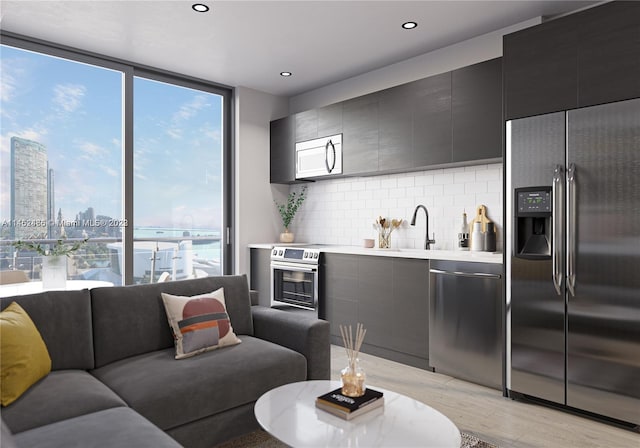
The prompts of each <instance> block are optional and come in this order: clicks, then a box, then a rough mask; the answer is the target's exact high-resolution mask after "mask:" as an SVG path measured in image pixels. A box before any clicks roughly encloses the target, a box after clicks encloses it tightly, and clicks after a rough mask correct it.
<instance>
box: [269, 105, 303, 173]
mask: <svg viewBox="0 0 640 448" xmlns="http://www.w3.org/2000/svg"><path fill="white" fill-rule="evenodd" d="M270 131H271V133H270V136H269V140H270V151H271V157H270V165H269V171H270V181H271V183H285V184H286V183H291V182H294V181H295V178H296V168H295V142H294V118H293V117H291V116H290V117H285V118H281V119H279V120H274V121H272V122H271V126H270Z"/></svg>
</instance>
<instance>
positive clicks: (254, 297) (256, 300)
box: [249, 289, 260, 306]
mask: <svg viewBox="0 0 640 448" xmlns="http://www.w3.org/2000/svg"><path fill="white" fill-rule="evenodd" d="M249 297H251V306H256V305H259V304H260V294H259V292H258V291H256V290H255V289H250V290H249Z"/></svg>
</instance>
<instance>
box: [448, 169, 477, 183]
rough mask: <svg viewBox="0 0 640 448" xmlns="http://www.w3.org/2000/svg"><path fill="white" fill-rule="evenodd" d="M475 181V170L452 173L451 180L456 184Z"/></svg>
mask: <svg viewBox="0 0 640 448" xmlns="http://www.w3.org/2000/svg"><path fill="white" fill-rule="evenodd" d="M475 181H476V172H475V171H463V172H461V173H453V182H454V183H456V184H466V183H469V182H475Z"/></svg>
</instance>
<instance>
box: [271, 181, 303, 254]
mask: <svg viewBox="0 0 640 448" xmlns="http://www.w3.org/2000/svg"><path fill="white" fill-rule="evenodd" d="M306 193H307V187H306V185H305V186H304V187H302V189H301V190H300V192H295V191H292V192H291V193H289V197H288V198H287V202H286V203H284V204H278V203H277V202H275V201H274V202H275V204H276V206H277V207H278V211H279V212H280V217H281V218H282V225H283V226H284V232H283V233H281V234H280V242H281V243H292V242H293V239H294V234H293V233H292V232H291V231H289V226H290V225H291V221H292V220H293V218H294V217H295V216H296V212H297V211H298V209H299V208H300V206H301V205H302V203H303V202H304V200H305V197H306V196H305V195H306Z"/></svg>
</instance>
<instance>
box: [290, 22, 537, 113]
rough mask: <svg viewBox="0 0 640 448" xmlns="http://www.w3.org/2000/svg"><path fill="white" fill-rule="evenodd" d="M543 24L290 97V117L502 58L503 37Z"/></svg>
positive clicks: (498, 33)
mask: <svg viewBox="0 0 640 448" xmlns="http://www.w3.org/2000/svg"><path fill="white" fill-rule="evenodd" d="M540 23H542V18H541V17H537V18H535V19H531V20H527V21H526V22H521V23H518V24H516V25H512V26H510V27H507V28H503V29H501V30H498V31H494V32H492V33H488V34H484V35H482V36H479V37H475V38H473V39H469V40H466V41H463V42H460V43H457V44H455V45H451V46H448V47H444V48H440V49H438V50H435V51H431V52H429V53H425V54H422V55H420V56H416V57H414V58H411V59H407V60H406V61H402V62H398V63H396V64H392V65H388V66H386V67H383V68H380V69H378V70H373V71H371V72H368V73H365V74H362V75H359V76H355V77H353V78H349V79H346V80H344V81H339V82H336V83H334V84H330V85H328V86H325V87H321V88H319V89H316V90H312V91H310V92H306V93H302V94H300V95H297V96H294V97H291V99H290V100H289V113H292V114H293V113H297V112H302V111H305V110H309V109H314V108H316V107H322V106H326V105H328V104H333V103H337V102H339V101H344V100H346V99H349V98H354V97H357V96H360V95H365V94H367V93H371V92H376V91H378V90H383V89H388V88H389V87H393V86H396V85H400V84H404V83H407V82H411V81H415V80H417V79H422V78H426V77H428V76H432V75H437V74H439V73H444V72H447V71H450V70H454V69H457V68H460V67H465V66H467V65H472V64H476V63H478V62H482V61H487V60H489V59H493V58H497V57H500V56H502V36H504V35H505V34H509V33H513V32H515V31H518V30H521V29H523V28H528V27H531V26H534V25H538V24H540Z"/></svg>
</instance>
